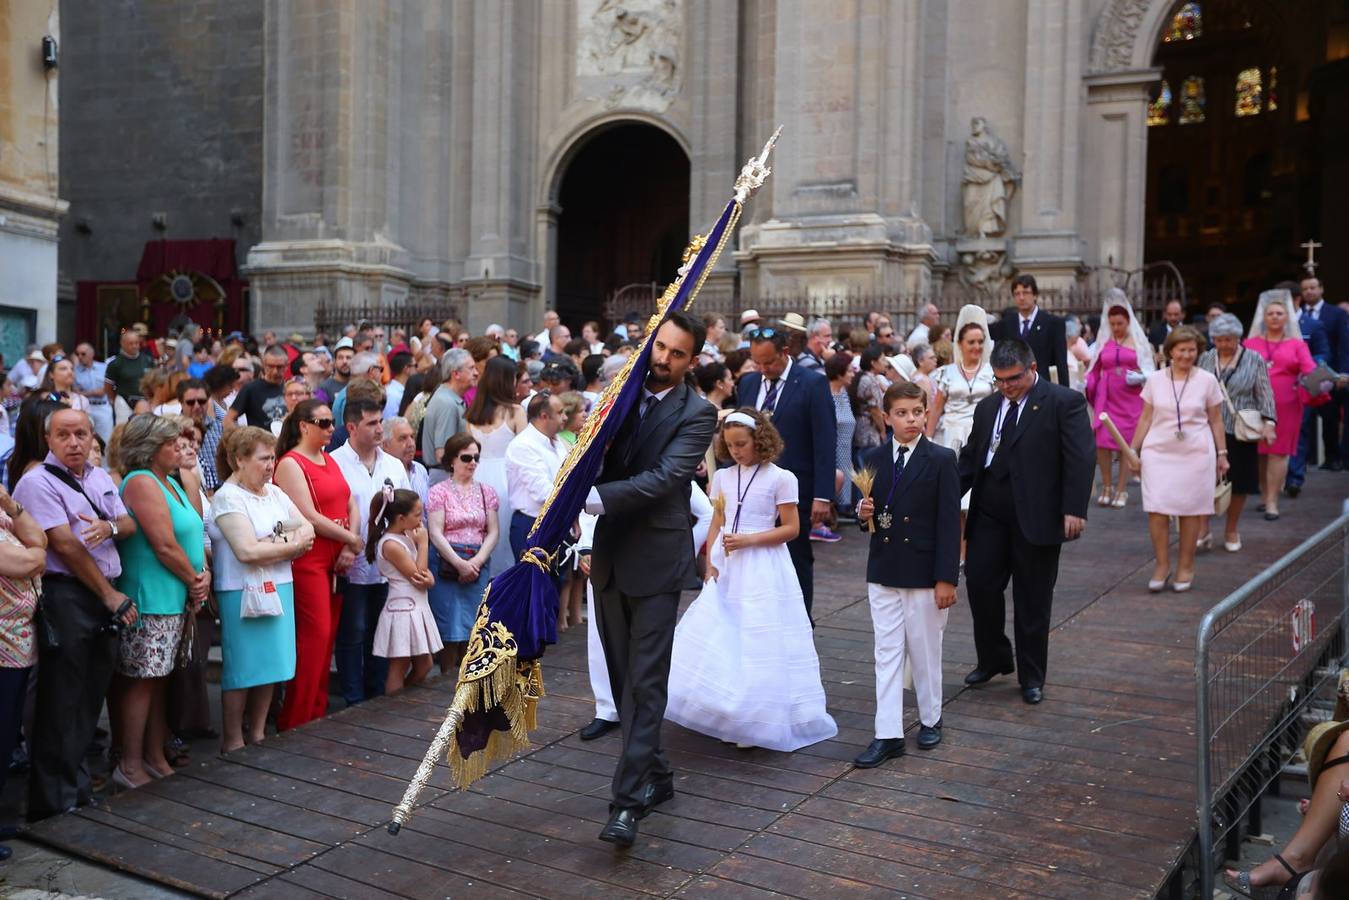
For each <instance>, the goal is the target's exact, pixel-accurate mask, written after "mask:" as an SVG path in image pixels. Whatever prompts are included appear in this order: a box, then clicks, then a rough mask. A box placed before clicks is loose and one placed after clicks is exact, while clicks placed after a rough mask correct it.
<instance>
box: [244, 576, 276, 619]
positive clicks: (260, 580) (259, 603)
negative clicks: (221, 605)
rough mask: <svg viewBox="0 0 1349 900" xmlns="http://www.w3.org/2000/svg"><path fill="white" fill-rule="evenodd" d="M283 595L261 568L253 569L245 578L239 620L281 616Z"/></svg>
mask: <svg viewBox="0 0 1349 900" xmlns="http://www.w3.org/2000/svg"><path fill="white" fill-rule="evenodd" d="M282 613H283V610H282V609H281V595H280V594H278V593H277V590H276V585H275V584H274V583H273V582H272V580H271V579H270V578H268V577H267V576H266V575H265V574H264V573H263V571H262V569H261V568H258V567H256V566H255V567H253V568H251V569H249V570H248V574H247V575H245V576H244V589H243V596H242V597H240V598H239V618H241V619H261V618H265V617H267V616H279V615H281V614H282Z"/></svg>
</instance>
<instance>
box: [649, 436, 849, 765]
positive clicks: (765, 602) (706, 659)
mask: <svg viewBox="0 0 1349 900" xmlns="http://www.w3.org/2000/svg"><path fill="white" fill-rule="evenodd" d="M708 493H709V495H710V496H711V497H712V498H713V502H714V503H715V502H716V499H715V498H717V497H718V496H722V497H725V498H726V507H725V519H726V522H725V525H724V527H723V533H727V532H730V531H732V530H735V531H737V532H739V533H740V534H753V533H758V532H762V531H768V530H769V529H771V528H773V527H775V525H776V521H777V508H778V505H779V504H783V503H786V504H790V505H792V506H796V505H797V484H796V476H794V475H793V474H792V473H790V472H788V471H785V470H784V469H780V468H778V467H777V466H775V465H773V464H772V463H764V464H762V465H760V466H758V467H755V466H737V467H734V468H729V469H721V470H719V471H718V472H717V473H716V475H715V476H713V479H712V487H711V490H710V491H709V492H708ZM738 498H743V499H738ZM737 509H738V512H739V522H738V523H737V522H736V515H737ZM803 527H807V528H808V527H809V523H803ZM709 560H710V562H711V563H712V565H714V566H715V567H716V568H717V569H718V571H719V572H720V576H719V577H718V578H717V579H715V580H711V581H708V582H707V583H706V584H705V585H704V586H703V590H702V593H700V594H699V595H698V597H697V599H695V600H694V601H693V604H692V605H691V606H689V608H688V610H687V611H686V612H685V613H684V618H683V619H682V620H680V622H679V626H678V627H677V628H676V629H675V637H674V651H673V655H672V657H671V661H670V683H669V702H668V704H667V706H666V711H665V718H666V719H668V720H669V721H671V722H676V723H678V724H680V725H683V726H684V727H685V728H690V729H692V730H694V731H698V732H701V733H702V734H706V735H710V736H712V737H715V738H719V739H721V740H723V741H731V742H734V743H737V744H747V745H752V746H755V747H764V748H767V749H770V750H783V751H791V750H796V749H799V748H801V747H805V746H808V745H810V744H814V743H818V742H819V741H823V740H826V739H828V738H831V737H833V736H834V735H835V734H837V733H838V726H837V725H836V724H835V723H834V719H833V717H831V716H830V715H829V713H828V711H827V710H826V709H825V696H824V685H823V684H822V683H821V681H820V660H819V657H818V656H816V654H815V641H814V638H813V636H812V634H811V628H810V618H809V617H808V616H807V615H806V607H805V603H804V601H803V600H802V597H801V587H800V584H799V583H798V582H797V580H796V571H795V570H794V569H793V568H792V560H791V556H790V555H789V554H788V552H787V546H786V544H774V545H772V546H768V547H747V548H743V549H740V550H736V551H735V552H734V553H731V554H730V555H729V556H728V555H727V554H726V552H725V550H724V549H723V547H722V542H721V540H720V539H718V540H717V542H716V545H715V546H713V547H712V548H711V549H710V550H709Z"/></svg>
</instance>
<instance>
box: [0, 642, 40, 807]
mask: <svg viewBox="0 0 1349 900" xmlns="http://www.w3.org/2000/svg"><path fill="white" fill-rule="evenodd" d="M32 671H33V667H32V666H25V667H23V668H22V669H6V668H0V791H3V790H4V788H5V776H6V775H7V774H8V772H9V758H10V756H12V755H13V753H14V744H15V743H17V741H18V737H19V727H20V725H22V724H23V704H24V700H26V699H27V697H28V674H29V673H30V672H32ZM6 824H10V823H6Z"/></svg>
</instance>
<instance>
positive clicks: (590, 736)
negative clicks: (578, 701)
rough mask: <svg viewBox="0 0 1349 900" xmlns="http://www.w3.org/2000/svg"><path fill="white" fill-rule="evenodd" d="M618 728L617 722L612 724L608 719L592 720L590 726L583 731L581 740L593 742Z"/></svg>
mask: <svg viewBox="0 0 1349 900" xmlns="http://www.w3.org/2000/svg"><path fill="white" fill-rule="evenodd" d="M617 727H618V723H617V722H610V721H609V720H608V719H591V720H590V724H589V725H587V726H586V727H584V728H582V729H581V735H580V737H581V740H583V741H593V740H594V739H595V738H597V737H603V736H604V735H606V734H608V733H609V732H611V731H613V730H614V729H615V728H617Z"/></svg>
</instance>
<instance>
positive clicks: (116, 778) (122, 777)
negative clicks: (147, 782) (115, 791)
mask: <svg viewBox="0 0 1349 900" xmlns="http://www.w3.org/2000/svg"><path fill="white" fill-rule="evenodd" d="M112 783H113V784H115V785H117V787H119V788H121V789H122V790H124V791H134V790H135V789H136V788H137V787H138V785H134V784H132V783H131V779H130V778H127V777H126V774H125V773H124V772H123V771H122V767H121V766H120V765H117V766H114V767H113V770H112Z"/></svg>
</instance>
